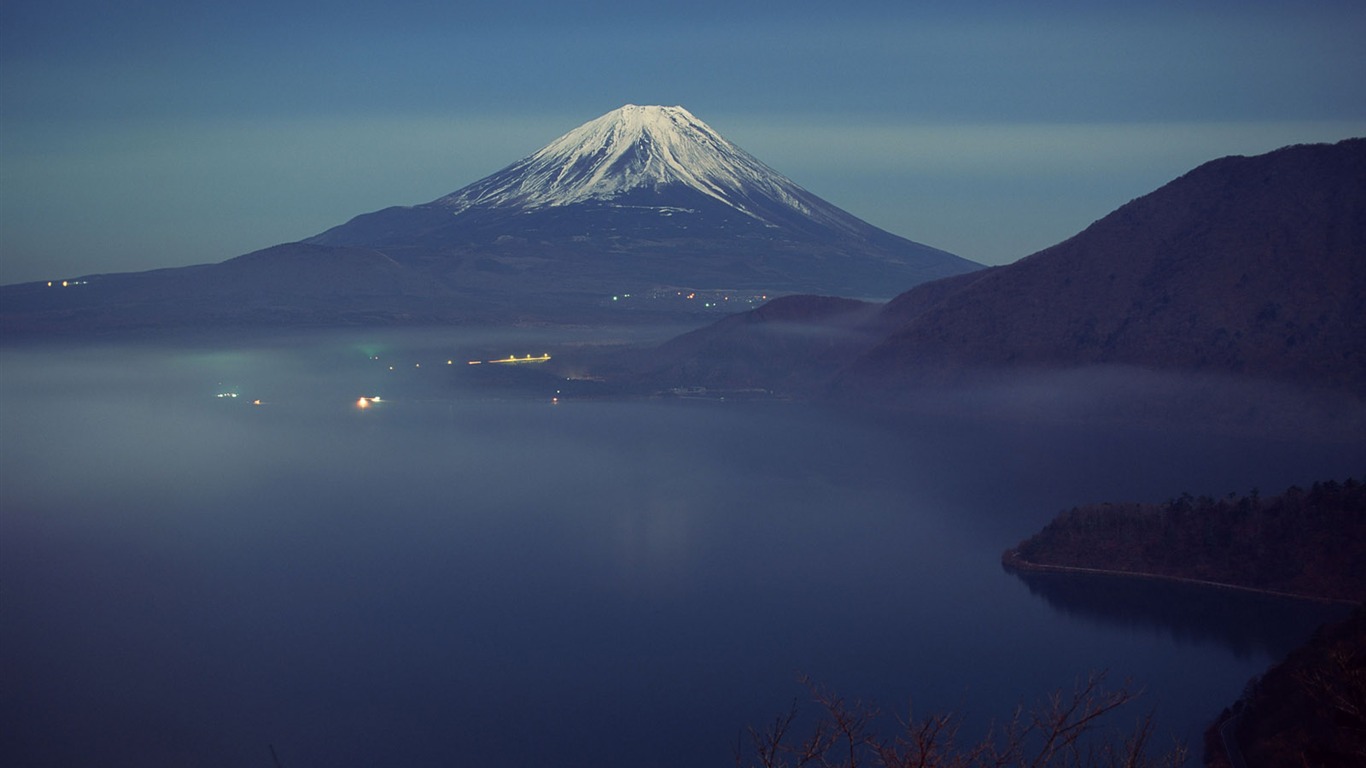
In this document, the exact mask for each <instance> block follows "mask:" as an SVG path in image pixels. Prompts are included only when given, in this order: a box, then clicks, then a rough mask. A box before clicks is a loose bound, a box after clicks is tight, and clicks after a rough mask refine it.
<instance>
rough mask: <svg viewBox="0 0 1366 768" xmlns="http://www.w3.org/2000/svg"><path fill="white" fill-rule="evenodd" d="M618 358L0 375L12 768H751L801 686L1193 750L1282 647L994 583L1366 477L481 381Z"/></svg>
mask: <svg viewBox="0 0 1366 768" xmlns="http://www.w3.org/2000/svg"><path fill="white" fill-rule="evenodd" d="M664 337H665V334H661V335H660V336H658V337H657V338H664ZM594 338H601V336H600V335H599V336H598V337H594ZM591 340H593V338H590V337H589V336H579V337H571V338H548V337H546V336H545V335H544V332H539V331H535V330H523V331H516V332H512V333H510V334H500V335H479V334H473V333H470V332H464V331H462V332H459V333H457V334H447V333H394V334H375V333H369V332H357V333H332V334H320V335H317V336H306V337H294V338H280V339H268V340H264V341H254V342H241V343H236V344H220V345H216V346H214V347H206V346H203V345H194V346H190V345H162V346H157V345H151V344H144V345H138V346H127V347H115V346H100V347H76V346H72V347H31V348H8V349H5V350H2V351H0V368H2V369H3V370H4V371H5V375H4V376H3V378H0V388H2V389H0V395H2V396H3V402H4V403H5V408H4V409H3V410H0V434H3V435H4V439H3V440H2V441H0V451H2V453H0V468H3V474H4V477H5V490H4V497H3V511H2V512H0V542H4V544H3V547H4V552H3V557H0V583H4V584H5V585H6V588H5V590H4V591H3V592H0V615H3V616H5V617H6V631H5V632H4V633H3V635H0V653H3V655H4V657H5V658H6V659H9V660H11V663H10V664H8V665H7V669H6V671H5V673H4V683H5V684H4V685H3V686H0V720H4V721H5V722H6V723H9V724H11V727H10V729H9V733H10V735H9V736H7V737H6V740H5V741H3V742H0V757H3V758H6V762H12V763H16V764H44V763H45V762H48V763H52V764H63V763H64V764H80V763H89V762H91V761H97V762H100V763H101V764H108V765H134V764H149V763H167V762H194V763H197V764H202V765H244V764H263V763H265V761H266V760H267V759H268V755H269V752H268V746H269V745H274V746H275V748H276V749H277V751H278V752H279V756H280V759H281V761H282V762H283V764H286V765H292V764H328V765H363V764H379V763H409V764H427V763H432V762H438V761H441V760H449V759H450V758H451V756H452V755H456V756H459V757H460V758H461V759H462V760H468V761H470V762H482V763H489V764H504V763H506V764H533V763H551V762H553V763H555V764H557V765H564V766H590V765H591V766H601V765H603V764H604V760H605V759H606V758H608V757H609V756H611V757H613V758H616V759H618V760H619V761H620V764H623V765H626V764H641V763H644V762H650V761H655V762H658V763H659V764H662V765H699V764H724V763H725V762H726V761H729V760H731V750H732V748H733V746H734V744H735V737H736V734H737V733H739V732H741V731H742V730H743V729H744V728H745V727H746V726H747V725H750V724H755V723H762V722H766V721H768V720H769V718H771V717H772V716H773V715H774V714H777V713H779V712H782V711H785V709H786V707H787V706H788V704H789V703H790V701H791V700H792V698H793V697H794V696H800V695H801V694H802V689H801V687H800V685H798V684H797V682H796V679H797V676H798V675H799V674H807V675H810V676H811V677H813V678H814V679H816V680H818V681H820V682H822V683H823V684H827V685H829V686H831V687H832V688H836V689H838V690H841V691H847V692H848V693H849V695H852V696H860V697H867V698H873V699H877V700H879V701H881V702H885V703H886V704H887V705H888V706H896V705H897V704H899V703H900V702H904V701H906V700H907V699H908V698H909V697H914V699H915V701H916V705H917V708H918V709H920V708H921V707H924V708H925V709H926V711H928V710H929V709H938V708H957V709H963V710H965V711H966V712H967V714H968V715H969V717H970V718H971V719H970V723H971V724H973V725H974V726H978V725H980V726H983V727H984V726H985V724H986V722H988V721H989V720H991V719H993V718H999V717H1002V716H1005V715H1006V714H1007V713H1008V712H1009V711H1010V710H1011V709H1012V708H1013V706H1014V705H1015V704H1016V703H1018V702H1019V701H1021V700H1032V699H1034V698H1035V697H1037V696H1040V695H1042V694H1044V693H1046V692H1047V691H1049V690H1051V689H1052V688H1054V687H1058V686H1066V685H1070V684H1071V682H1072V681H1073V680H1074V679H1075V678H1076V677H1077V676H1078V675H1084V674H1085V673H1087V672H1089V671H1091V670H1093V669H1102V668H1108V669H1110V670H1111V674H1112V675H1113V676H1114V678H1115V679H1116V680H1118V679H1122V678H1124V677H1133V678H1134V679H1135V681H1136V682H1138V683H1139V684H1141V685H1143V686H1145V687H1146V688H1147V689H1148V690H1149V692H1150V694H1149V696H1148V698H1146V699H1145V700H1144V702H1143V705H1144V707H1145V709H1146V708H1147V707H1154V708H1156V709H1157V710H1158V713H1159V720H1160V724H1161V727H1162V728H1164V729H1166V732H1170V733H1176V734H1179V735H1182V736H1184V737H1186V738H1193V736H1194V733H1195V731H1197V730H1198V729H1199V727H1201V726H1203V724H1204V718H1207V717H1208V716H1210V715H1212V714H1213V713H1217V712H1218V710H1219V709H1220V708H1221V707H1223V706H1224V705H1225V704H1227V702H1228V701H1231V700H1232V698H1233V697H1234V696H1236V694H1237V692H1238V691H1239V690H1240V689H1241V688H1242V686H1243V684H1244V683H1245V682H1246V680H1247V679H1248V678H1249V677H1250V676H1252V675H1253V674H1256V673H1258V672H1260V671H1261V670H1262V669H1263V668H1264V667H1265V666H1266V665H1267V664H1268V663H1269V662H1270V652H1269V651H1268V650H1267V649H1266V647H1265V646H1263V645H1262V644H1254V645H1253V646H1251V647H1248V646H1238V645H1236V644H1232V645H1231V644H1230V643H1229V642H1228V641H1227V640H1226V638H1227V635H1226V634H1223V633H1221V632H1219V631H1217V630H1210V631H1201V632H1199V633H1196V634H1195V635H1193V636H1192V635H1191V633H1190V632H1188V631H1185V630H1182V629H1180V628H1179V627H1177V626H1175V625H1172V624H1168V623H1164V622H1167V619H1165V618H1163V617H1162V616H1153V615H1151V614H1150V613H1144V612H1143V611H1142V610H1141V607H1137V608H1135V611H1134V612H1132V613H1131V614H1126V611H1125V608H1124V606H1123V605H1118V606H1112V608H1113V611H1112V612H1111V613H1110V614H1107V615H1108V616H1109V618H1104V619H1097V618H1095V616H1094V612H1089V613H1088V611H1087V610H1086V609H1084V608H1067V609H1064V608H1056V607H1051V606H1052V605H1053V601H1054V600H1056V599H1057V598H1055V597H1052V596H1047V597H1048V599H1047V600H1044V599H1041V598H1040V597H1038V596H1036V595H1034V594H1033V593H1032V592H1031V590H1030V589H1029V588H1028V587H1027V586H1026V585H1025V584H1023V583H1022V582H1020V581H1019V580H1017V579H1015V578H1014V577H1012V576H1010V575H1008V574H1005V573H1003V572H1002V571H1001V569H1000V567H999V554H1000V552H1001V550H1002V549H1003V548H1004V547H1006V546H1009V545H1011V544H1013V543H1014V542H1016V541H1019V540H1020V539H1021V538H1023V537H1024V536H1026V535H1028V534H1030V533H1032V532H1033V531H1034V530H1036V529H1037V528H1038V527H1039V526H1041V525H1042V524H1043V523H1044V522H1045V521H1047V520H1048V519H1050V518H1051V517H1052V516H1053V515H1054V514H1055V513H1056V512H1057V511H1059V510H1060V509H1063V508H1066V507H1070V506H1072V505H1074V504H1078V503H1085V502H1089V501H1100V500H1127V499H1132V500H1143V501H1160V500H1163V499H1166V498H1169V497H1172V496H1175V495H1179V494H1180V493H1182V492H1191V493H1197V494H1200V493H1209V494H1222V493H1226V492H1229V491H1233V490H1237V491H1244V492H1245V491H1247V490H1250V489H1252V488H1254V487H1260V488H1262V489H1264V490H1267V491H1270V490H1272V489H1279V488H1282V487H1284V486H1286V485H1289V484H1291V483H1300V484H1307V483H1310V482H1313V481H1314V480H1316V479H1326V478H1331V477H1345V476H1346V475H1348V474H1351V473H1353V472H1358V471H1359V470H1360V467H1361V466H1362V459H1363V458H1364V457H1366V448H1364V447H1363V444H1362V441H1361V439H1360V438H1358V439H1357V440H1355V441H1352V442H1345V441H1343V440H1341V439H1337V440H1330V441H1323V440H1319V439H1317V438H1316V437H1313V436H1310V437H1305V438H1302V439H1286V438H1285V436H1284V435H1279V436H1275V437H1271V438H1265V439H1263V438H1258V437H1250V436H1248V435H1247V434H1230V433H1221V432H1217V431H1216V432H1209V431H1205V430H1200V429H1182V428H1178V426H1175V425H1173V426H1170V427H1169V428H1166V429H1147V428H1144V429H1128V428H1121V427H1114V426H1104V427H1098V426H1096V425H1095V424H1088V423H1085V422H1084V420H1083V421H1078V420H1068V419H1041V418H1037V416H1038V414H1039V412H1040V411H1041V410H1047V409H1049V408H1057V407H1059V405H1060V404H1068V405H1070V404H1075V403H1076V401H1077V400H1078V399H1079V398H1078V396H1077V395H1076V391H1079V390H1080V388H1081V386H1082V385H1083V384H1087V383H1089V382H1088V381H1083V380H1076V379H1073V380H1070V381H1068V380H1064V383H1065V384H1066V385H1067V386H1070V387H1073V388H1074V390H1067V389H1064V390H1061V391H1060V390H1057V389H1054V388H1053V387H1054V386H1056V382H1046V381H1044V380H1037V381H1035V382H1034V383H1033V385H1032V386H1031V387H1029V388H1024V389H1019V390H1017V391H1009V392H1007V391H994V390H982V391H979V392H975V393H971V394H970V395H965V396H964V397H963V398H961V399H958V400H957V401H956V402H954V403H953V406H954V407H953V408H949V407H947V405H946V406H945V407H944V408H939V407H933V408H928V409H927V410H928V412H927V413H914V412H902V413H901V414H899V415H898V416H896V417H891V418H889V417H887V416H885V415H880V414H879V415H873V414H866V413H862V412H850V411H845V410H843V409H838V410H828V409H824V408H821V407H818V406H812V405H806V404H800V403H792V402H782V401H758V402H754V401H751V402H744V403H737V402H734V401H730V400H727V401H699V400H679V399H667V398H666V399H653V398H637V399H631V400H609V399H591V400H583V399H575V398H573V397H560V399H559V400H558V402H557V401H556V397H557V394H556V387H557V380H556V379H555V378H554V377H544V378H542V377H539V376H537V375H533V374H531V373H529V374H528V377H527V378H526V379H522V380H519V382H518V385H517V386H516V387H515V388H514V389H510V390H509V389H502V388H499V387H493V386H490V385H489V384H490V381H489V380H488V379H487V377H484V375H485V374H493V375H501V374H499V372H500V371H502V370H503V369H502V368H499V367H497V366H494V365H491V364H489V363H487V362H483V361H487V360H491V359H497V358H501V357H503V356H508V355H518V356H521V355H526V354H533V355H540V354H541V353H542V352H544V351H546V350H552V351H554V353H555V354H561V350H569V349H573V348H576V345H582V344H585V343H587V342H588V341H591ZM638 340H639V339H630V338H624V339H622V341H638ZM473 360H479V361H481V362H480V364H479V365H470V364H469V363H470V362H471V361H473ZM535 365H536V364H534V363H533V364H530V366H529V367H528V369H527V370H528V371H534V370H535V369H534V366H535ZM481 377H484V378H481ZM1135 380H1136V379H1135V378H1134V377H1133V376H1131V375H1129V374H1128V373H1126V374H1124V375H1123V376H1120V377H1119V380H1117V381H1114V382H1110V383H1109V385H1108V386H1110V387H1111V388H1112V389H1113V388H1121V389H1122V387H1123V386H1126V384H1124V382H1130V383H1131V384H1132V382H1134V381H1135ZM1106 381H1108V380H1106ZM1140 383H1142V382H1140ZM232 395H236V397H233V396H232ZM361 398H365V399H366V405H365V407H362V406H361V405H360V402H361ZM257 400H259V401H260V404H259V405H256V404H254V403H255V401H257ZM963 416H968V417H967V418H964V417H963ZM1125 615H1133V616H1136V617H1138V618H1135V619H1133V620H1132V621H1131V622H1130V623H1126V622H1125V620H1124V619H1123V618H1122V617H1123V616H1125ZM1115 617H1120V618H1115ZM1269 620H1270V619H1269ZM1274 620H1277V621H1280V620H1282V619H1280V618H1275V619H1274ZM1286 621H1291V620H1286ZM1296 621H1298V620H1296ZM1309 630H1310V628H1309V627H1307V626H1306V627H1303V629H1302V631H1303V632H1304V633H1307V632H1308V631H1309ZM1278 642H1279V640H1278ZM1135 714H1137V713H1135Z"/></svg>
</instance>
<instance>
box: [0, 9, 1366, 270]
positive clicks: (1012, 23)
mask: <svg viewBox="0 0 1366 768" xmlns="http://www.w3.org/2000/svg"><path fill="white" fill-rule="evenodd" d="M723 10H724V13H723V12H722V11H723ZM0 22H3V23H0V43H3V45H0V132H3V134H4V136H5V141H4V142H3V143H0V178H4V179H5V182H6V183H5V184H3V185H0V283H2V284H9V283H16V282H25V281H30V280H47V279H61V278H64V277H75V276H78V275H82V274H91V273H107V272H121V271H137V270H144V269H151V268H159V267H170V266H180V265H187V264H198V263H207V262H216V261H222V260H225V259H228V258H231V257H233V256H237V255H240V254H242V253H246V252H249V251H252V250H257V249H260V248H264V247H268V246H271V245H274V244H277V243H281V242H291V241H295V240H299V239H302V238H305V237H308V236H311V235H314V234H317V233H319V232H321V231H323V230H324V229H327V228H329V227H332V226H335V225H338V224H341V223H343V222H345V221H346V220H348V219H349V218H351V217H352V216H355V215H358V214H361V213H366V212H369V211H373V210H377V209H380V208H384V207H388V206H391V205H412V204H418V203H422V202H426V201H428V200H431V199H434V198H436V197H439V196H441V195H445V194H448V193H450V192H452V191H454V190H456V189H458V188H460V187H463V186H465V185H467V184H469V183H472V182H474V181H476V180H478V179H479V178H482V177H483V176H485V175H488V174H490V173H493V172H495V171H497V170H498V169H500V168H502V167H504V166H506V165H508V164H510V163H513V162H515V161H517V160H518V159H520V158H522V157H524V156H526V155H527V154H530V153H531V152H534V151H535V150H536V149H539V148H540V147H541V146H543V145H544V144H546V143H547V142H549V141H551V140H552V139H554V138H555V137H557V136H559V135H561V134H563V133H565V132H567V131H569V130H571V129H573V128H575V127H576V126H578V125H580V124H582V123H583V122H585V121H587V120H591V119H593V118H595V117H597V116H599V115H601V114H603V113H605V112H607V111H610V110H611V109H615V108H616V107H619V106H621V105H622V104H625V103H637V104H681V105H682V106H685V107H687V108H688V109H689V110H690V111H692V112H693V113H694V114H696V115H697V116H698V117H699V118H701V119H702V120H704V121H706V122H707V123H709V124H710V125H712V127H714V128H716V129H717V130H718V131H720V132H721V133H722V134H723V135H725V136H726V137H727V138H729V139H731V140H732V141H734V142H736V143H737V144H739V145H740V146H741V147H743V148H745V149H746V150H748V151H749V152H751V153H752V154H754V155H755V156H757V157H758V158H759V159H760V160H762V161H764V162H765V163H767V164H769V165H771V166H773V167H774V168H776V169H777V170H779V171H780V172H782V173H784V174H786V175H787V176H789V177H791V178H792V179H793V180H794V181H796V182H797V183H799V184H801V185H802V186H804V187H806V188H807V189H808V190H810V191H811V192H813V193H815V194H816V195H819V196H821V197H823V198H825V199H827V200H829V201H830V202H832V203H834V204H836V205H838V206H840V207H842V208H845V209H846V210H848V211H849V212H850V213H852V214H854V215H856V216H858V217H860V218H863V219H865V220H867V221H869V222H870V223H872V224H874V225H876V226H879V227H882V228H884V229H887V230H888V231H891V232H893V233H894V234H897V235H901V236H903V237H907V238H909V239H912V240H915V241H917V242H921V243H924V244H926V245H930V246H933V247H936V248H940V249H943V250H946V251H949V252H951V253H954V254H956V255H959V256H962V257H964V258H967V259H971V260H974V261H978V262H981V263H984V264H988V265H991V264H1000V263H1006V262H1010V261H1014V260H1016V259H1018V258H1020V257H1023V256H1025V255H1028V254H1029V253H1032V252H1034V251H1036V250H1039V249H1041V248H1044V247H1047V246H1050V245H1053V244H1055V243H1056V242H1059V241H1060V240H1063V239H1065V238H1067V237H1070V236H1071V235H1073V234H1075V233H1076V232H1078V231H1079V230H1081V229H1083V228H1084V227H1086V226H1087V225H1088V224H1090V223H1091V222H1092V221H1094V220H1095V219H1097V218H1099V217H1101V216H1103V215H1105V214H1107V213H1109V212H1110V211H1111V210H1113V209H1115V208H1116V207H1118V206H1120V205H1122V204H1123V203H1125V202H1127V201H1128V200H1130V199H1132V198H1134V197H1137V196H1140V195H1143V194H1146V193H1148V192H1150V191H1152V190H1153V189H1155V188H1157V187H1158V186H1160V185H1161V184H1164V183H1166V182H1167V181H1169V180H1171V179H1172V178H1174V177H1176V176H1178V175H1180V174H1182V173H1184V172H1186V171H1188V170H1190V169H1191V168H1193V167H1195V166H1196V165H1199V164H1200V163H1202V162H1205V161H1208V160H1213V159H1216V158H1217V157H1220V156H1224V155H1229V154H1258V153H1263V152H1267V151H1270V150H1273V149H1276V148H1278V147H1280V146H1284V145H1287V144H1292V143H1308V142H1332V141H1338V140H1341V139H1345V138H1349V137H1352V136H1359V135H1366V106H1363V105H1366V84H1363V82H1362V80H1361V78H1360V77H1359V73H1360V72H1362V71H1366V52H1363V50H1362V48H1361V46H1360V45H1359V41H1360V40H1361V39H1362V38H1363V37H1366V11H1363V10H1362V9H1361V8H1360V7H1359V6H1357V5H1356V4H1352V3H1345V2H1344V3H1328V4H1319V5H1316V6H1314V7H1313V8H1311V9H1306V8H1305V7H1304V6H1303V5H1302V4H1294V3H1289V2H1260V3H1252V4H1246V3H1243V4H1235V3H1218V4H1214V5H1203V6H1201V7H1198V8H1194V7H1189V6H1188V4H1179V3H1159V4H1155V5H1153V4H1150V5H1146V6H1144V7H1142V8H1126V9H1117V8H1108V7H1107V8H1104V9H1095V8H1090V7H1087V6H1085V5H1084V4H1074V3H1068V2H1052V3H1048V4H1046V5H1043V6H1031V7H1030V8H1028V9H1024V8H1018V7H1015V6H1012V5H1009V4H1004V3H990V2H977V3H971V4H966V5H965V4H942V5H941V4H930V5H919V6H916V7H914V8H911V7H906V6H904V4H894V3H884V2H863V3H855V4H854V5H853V6H852V7H851V6H848V5H845V6H840V7H839V8H838V9H833V8H823V7H820V6H818V4H814V3H812V4H798V5H796V6H793V7H791V8H788V9H785V11H784V14H783V16H782V17H781V18H778V17H774V16H773V15H772V14H771V12H766V11H763V10H760V9H759V8H757V7H749V6H745V5H740V6H735V5H734V4H726V5H725V6H724V7H723V6H721V5H720V4H707V3H704V4H702V5H700V6H697V5H693V6H689V7H688V8H687V9H686V10H685V9H682V8H669V7H655V6H639V5H637V4H621V5H620V7H615V6H608V7H605V8H600V9H596V10H592V11H588V10H570V9H565V8H561V7H559V6H557V5H555V4H549V3H544V2H534V1H528V2H522V3H516V4H488V5H476V6H461V7H460V8H459V9H456V8H454V7H445V6H441V5H437V4H431V3H425V2H408V3H400V4H397V5H395V4H384V5H379V4H374V5H371V4H368V3H358V4H351V5H348V6H346V7H345V8H343V9H339V10H337V11H335V12H333V13H331V14H329V15H326V16H320V15H318V14H317V13H315V12H314V10H313V9H311V8H309V7H308V6H306V5H305V4H301V3H285V4H278V3H271V4H266V3H254V2H246V3H239V4H232V5H229V6H222V5H219V4H210V3H203V2H194V3H168V2H151V3H143V4H139V5H138V6H137V7H135V8H118V7H111V6H107V5H104V4H98V3H92V2H88V0H70V1H69V2H56V3H37V2H32V0H20V2H16V3H9V4H6V5H5V7H4V8H3V9H0Z"/></svg>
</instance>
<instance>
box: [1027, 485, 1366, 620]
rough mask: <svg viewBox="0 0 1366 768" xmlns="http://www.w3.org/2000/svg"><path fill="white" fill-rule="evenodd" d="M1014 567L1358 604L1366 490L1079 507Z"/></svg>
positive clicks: (1364, 566) (1337, 488)
mask: <svg viewBox="0 0 1366 768" xmlns="http://www.w3.org/2000/svg"><path fill="white" fill-rule="evenodd" d="M1006 563H1007V565H1012V566H1017V567H1029V566H1031V565H1032V566H1068V567H1075V568H1094V569H1099V570H1107V571H1120V572H1130V573H1143V574H1152V575H1157V576H1166V577H1175V578H1188V579H1199V580H1202V581H1212V582H1218V583H1220V584H1229V585H1234V586H1240V587H1249V588H1254V589H1265V590H1272V591H1276V592H1287V593H1291V594H1296V595H1303V596H1309V597H1318V598H1329V599H1335V600H1353V601H1357V600H1361V599H1362V598H1363V597H1366V485H1363V484H1362V483H1360V482H1358V481H1357V480H1355V479H1348V480H1347V481H1345V482H1342V483H1339V482H1335V481H1328V482H1319V483H1314V485H1313V487H1312V488H1310V489H1308V490H1305V489H1303V488H1299V487H1291V488H1289V489H1288V490H1286V491H1285V492H1284V493H1282V494H1280V495H1277V496H1271V497H1264V496H1261V495H1260V494H1258V493H1257V492H1256V491H1253V492H1252V493H1250V494H1247V495H1245V496H1237V495H1229V496H1227V497H1225V498H1221V499H1214V498H1210V497H1208V496H1201V497H1198V498H1197V497H1192V496H1191V495H1189V494H1183V495H1181V496H1180V497H1178V498H1175V499H1171V500H1170V501H1167V502H1166V503H1163V504H1136V503H1135V504H1113V503H1107V504H1092V505H1087V506H1082V507H1074V508H1072V509H1071V510H1069V511H1067V512H1064V513H1062V514H1061V515H1059V516H1058V517H1057V519H1055V520H1054V521H1053V522H1051V523H1049V524H1048V525H1047V526H1046V527H1045V528H1044V529H1043V530H1042V531H1040V532H1039V533H1037V534H1035V535H1034V536H1032V537H1030V538H1029V539H1027V540H1026V541H1023V542H1021V543H1020V545H1019V546H1018V547H1016V548H1015V549H1014V550H1012V551H1010V552H1007V553H1006Z"/></svg>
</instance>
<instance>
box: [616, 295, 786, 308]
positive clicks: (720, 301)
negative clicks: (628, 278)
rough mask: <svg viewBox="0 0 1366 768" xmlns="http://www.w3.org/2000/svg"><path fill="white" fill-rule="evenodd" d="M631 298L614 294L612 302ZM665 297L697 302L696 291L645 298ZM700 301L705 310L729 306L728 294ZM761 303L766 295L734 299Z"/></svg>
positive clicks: (765, 298) (749, 302)
mask: <svg viewBox="0 0 1366 768" xmlns="http://www.w3.org/2000/svg"><path fill="white" fill-rule="evenodd" d="M631 297H632V294H629V293H619V294H616V295H614V296H613V297H612V301H618V302H619V301H623V300H625V299H629V298H631ZM665 297H670V298H676V299H684V300H686V301H697V300H698V299H697V292H696V291H689V292H688V293H686V294H685V293H684V292H683V291H674V292H673V294H672V296H670V295H669V294H667V293H656V294H653V295H651V296H649V297H647V298H651V299H662V298H665ZM701 301H702V306H703V307H704V308H706V309H713V308H716V307H720V306H722V305H729V304H730V295H729V294H722V295H721V296H720V298H717V297H715V296H713V297H712V298H711V299H710V300H708V299H707V298H706V297H703V298H702V300H701ZM762 301H768V294H766V293H765V294H759V295H756V296H748V297H744V298H741V297H737V299H736V303H741V302H743V303H746V304H754V303H757V302H762Z"/></svg>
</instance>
